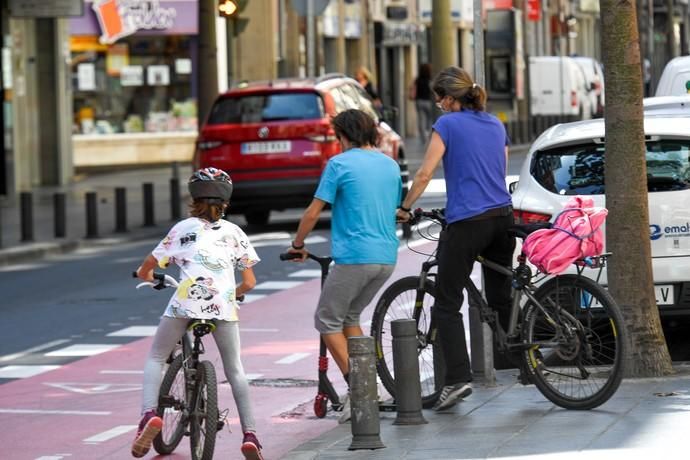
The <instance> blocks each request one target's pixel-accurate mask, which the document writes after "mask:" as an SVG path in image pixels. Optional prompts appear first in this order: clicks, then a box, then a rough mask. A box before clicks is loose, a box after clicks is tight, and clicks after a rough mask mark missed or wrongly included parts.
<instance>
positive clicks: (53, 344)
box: [0, 339, 69, 361]
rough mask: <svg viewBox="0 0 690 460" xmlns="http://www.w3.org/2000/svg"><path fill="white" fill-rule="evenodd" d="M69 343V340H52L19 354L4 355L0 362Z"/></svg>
mask: <svg viewBox="0 0 690 460" xmlns="http://www.w3.org/2000/svg"><path fill="white" fill-rule="evenodd" d="M67 342H69V339H59V340H53V341H52V342H47V343H44V344H41V345H37V346H35V347H31V348H27V349H26V350H24V351H20V352H19V353H13V354H11V355H5V356H3V357H1V358H0V361H12V360H13V359H17V358H19V357H22V356H24V355H28V354H31V353H35V352H37V351H41V350H45V349H46V348H53V347H56V346H58V345H62V344H63V343H67Z"/></svg>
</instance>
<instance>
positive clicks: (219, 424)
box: [216, 420, 225, 431]
mask: <svg viewBox="0 0 690 460" xmlns="http://www.w3.org/2000/svg"><path fill="white" fill-rule="evenodd" d="M224 426H225V421H223V420H218V429H217V430H216V431H221V430H222V429H223V427H224Z"/></svg>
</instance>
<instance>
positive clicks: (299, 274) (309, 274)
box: [288, 269, 321, 278]
mask: <svg viewBox="0 0 690 460" xmlns="http://www.w3.org/2000/svg"><path fill="white" fill-rule="evenodd" d="M288 276H289V277H290V278H293V277H294V278H320V277H321V270H316V269H313V270H297V271H296V272H293V273H290V274H289V275H288Z"/></svg>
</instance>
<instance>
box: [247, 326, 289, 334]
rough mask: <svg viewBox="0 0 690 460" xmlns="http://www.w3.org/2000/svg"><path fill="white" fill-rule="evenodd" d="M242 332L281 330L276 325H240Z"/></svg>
mask: <svg viewBox="0 0 690 460" xmlns="http://www.w3.org/2000/svg"><path fill="white" fill-rule="evenodd" d="M240 330H241V331H242V332H271V333H273V332H280V329H278V328H274V327H240Z"/></svg>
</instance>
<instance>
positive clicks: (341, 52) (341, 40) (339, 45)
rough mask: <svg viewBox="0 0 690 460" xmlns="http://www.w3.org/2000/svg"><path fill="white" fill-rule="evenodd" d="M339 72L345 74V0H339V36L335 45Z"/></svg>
mask: <svg viewBox="0 0 690 460" xmlns="http://www.w3.org/2000/svg"><path fill="white" fill-rule="evenodd" d="M335 66H336V69H337V72H340V73H345V71H346V69H345V66H346V64H345V0H338V36H337V37H336V44H335Z"/></svg>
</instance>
